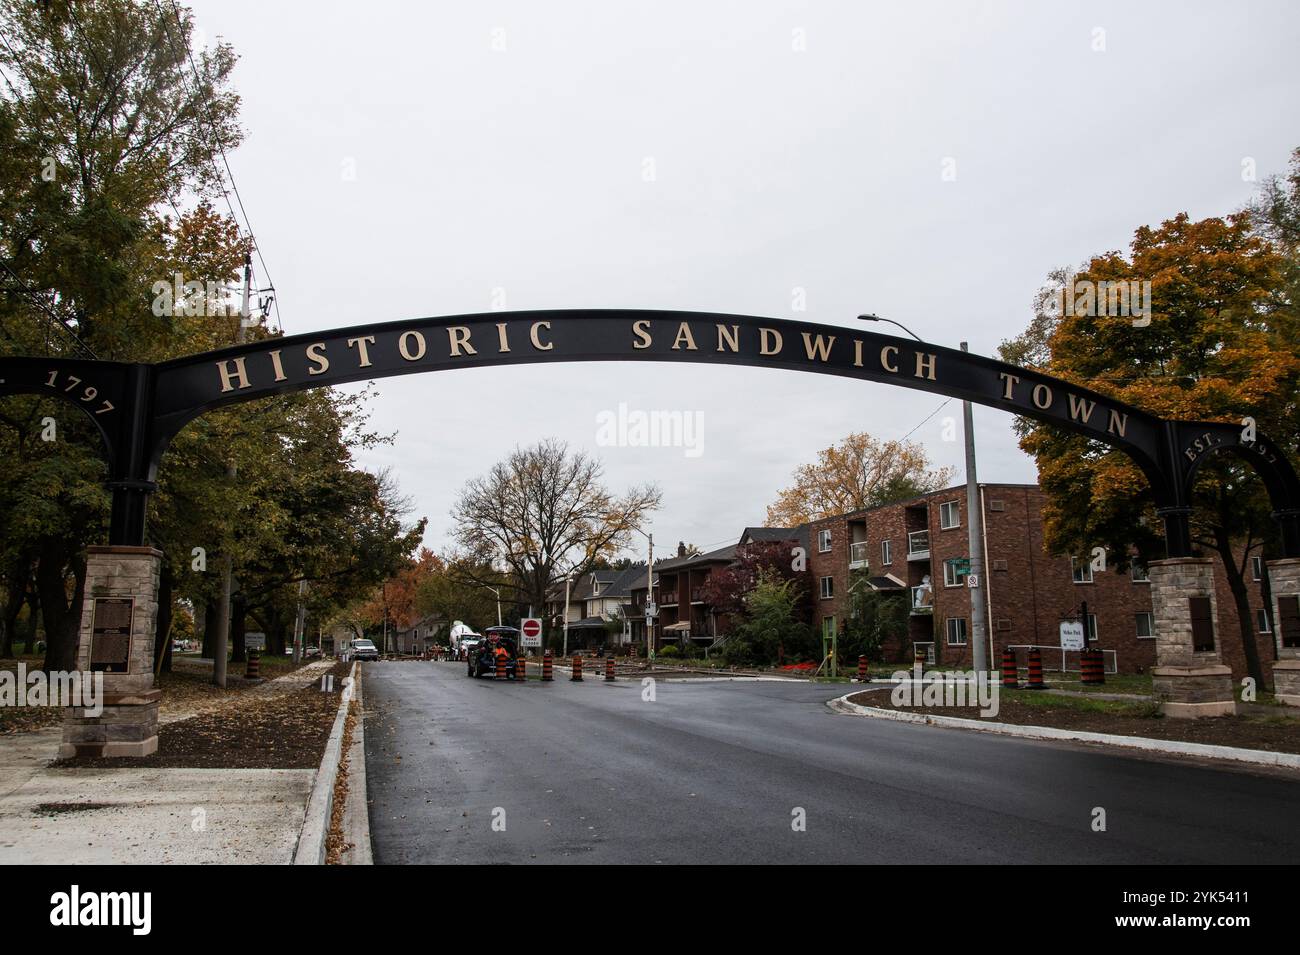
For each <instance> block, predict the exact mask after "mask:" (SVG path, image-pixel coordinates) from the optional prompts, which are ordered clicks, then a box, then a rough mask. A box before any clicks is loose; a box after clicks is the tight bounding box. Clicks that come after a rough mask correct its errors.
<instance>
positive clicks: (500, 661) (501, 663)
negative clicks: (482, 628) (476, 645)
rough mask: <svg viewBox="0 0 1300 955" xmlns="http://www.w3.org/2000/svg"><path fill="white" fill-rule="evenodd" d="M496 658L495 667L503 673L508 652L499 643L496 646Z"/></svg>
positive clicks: (508, 657)
mask: <svg viewBox="0 0 1300 955" xmlns="http://www.w3.org/2000/svg"><path fill="white" fill-rule="evenodd" d="M496 658H497V666H498V667H500V668H501V670H502V671H504V670H505V668H506V663H507V661H509V659H510V653H509V651H507V650H506V648H505V647H503V646H501V644H499V643H498V644H497V652H496Z"/></svg>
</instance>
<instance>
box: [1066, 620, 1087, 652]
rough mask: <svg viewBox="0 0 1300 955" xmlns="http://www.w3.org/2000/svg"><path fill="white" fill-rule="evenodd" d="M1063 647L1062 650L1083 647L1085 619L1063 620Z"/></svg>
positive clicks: (1080, 648)
mask: <svg viewBox="0 0 1300 955" xmlns="http://www.w3.org/2000/svg"><path fill="white" fill-rule="evenodd" d="M1061 649H1062V650H1082V649H1083V621H1082V620H1062V621H1061Z"/></svg>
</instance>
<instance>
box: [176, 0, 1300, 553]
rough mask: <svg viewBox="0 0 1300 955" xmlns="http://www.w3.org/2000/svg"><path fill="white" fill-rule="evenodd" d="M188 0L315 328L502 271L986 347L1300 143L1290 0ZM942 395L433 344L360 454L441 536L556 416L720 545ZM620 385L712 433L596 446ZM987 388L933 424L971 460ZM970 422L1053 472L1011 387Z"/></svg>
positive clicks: (422, 311)
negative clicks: (521, 359) (448, 363)
mask: <svg viewBox="0 0 1300 955" xmlns="http://www.w3.org/2000/svg"><path fill="white" fill-rule="evenodd" d="M193 7H194V11H195V18H196V24H197V26H198V28H199V29H200V30H201V31H203V34H204V35H205V36H206V37H207V38H208V39H211V38H213V37H216V36H220V37H222V38H224V39H226V40H228V41H230V42H231V43H232V44H233V45H234V47H235V49H236V51H237V52H238V53H239V55H240V57H241V60H240V63H239V66H238V67H237V69H236V71H235V85H236V88H237V90H238V92H239V93H240V94H241V96H242V97H243V113H242V118H243V122H244V125H245V126H246V128H247V130H248V139H247V142H246V143H245V145H243V146H242V147H241V148H240V149H239V150H237V151H236V152H234V153H233V154H232V155H231V157H230V161H231V166H232V168H233V170H234V173H235V178H236V182H237V184H238V186H239V189H240V192H241V193H242V195H243V200H244V204H245V207H246V208H247V211H248V216H249V218H250V219H251V222H252V225H253V228H254V229H255V230H256V234H257V237H258V241H259V245H260V247H261V250H262V254H263V256H264V257H265V260H266V264H267V266H268V267H269V269H270V272H271V275H272V277H273V278H274V281H275V284H276V287H277V289H278V291H279V306H280V314H281V316H282V318H283V322H284V329H285V331H286V333H288V334H297V333H301V332H308V331H312V330H315V329H324V328H334V327H340V326H347V325H353V324H357V323H361V322H374V321H388V320H398V319H408V318H415V317H422V316H430V315H443V314H456V313H463V312H476V311H488V310H490V309H492V308H493V307H494V305H497V306H499V305H501V304H502V302H503V301H504V306H505V307H506V308H509V309H531V308H566V307H617V308H669V309H700V310H714V311H723V312H737V313H745V314H753V315H762V316H771V317H785V318H796V319H806V320H810V321H817V322H824V323H828V324H856V323H855V321H854V316H856V315H858V314H860V313H862V312H875V313H878V314H880V315H882V316H887V317H890V318H893V319H896V320H898V321H900V322H903V323H904V324H906V325H908V326H909V327H911V328H912V329H913V330H914V331H915V332H916V333H917V334H918V335H920V336H921V337H922V338H925V339H927V340H930V341H934V342H938V343H941V344H948V345H953V346H955V345H956V344H957V343H958V342H959V341H961V340H962V339H966V340H968V341H969V342H970V347H971V349H972V351H976V352H980V353H984V354H992V353H993V352H994V350H995V349H996V347H997V345H998V343H999V342H1000V341H1001V340H1002V339H1004V338H1006V337H1008V336H1010V335H1012V334H1015V333H1017V332H1019V331H1020V330H1021V329H1022V328H1023V327H1024V325H1025V324H1026V323H1027V321H1028V319H1029V317H1030V304H1031V301H1032V297H1033V294H1034V292H1035V290H1036V289H1037V288H1038V287H1039V286H1040V285H1041V284H1042V282H1043V280H1044V277H1045V275H1046V273H1047V272H1048V271H1049V270H1050V269H1052V268H1054V267H1056V266H1061V265H1072V264H1078V263H1080V262H1082V261H1084V260H1085V259H1086V258H1088V257H1089V256H1091V255H1094V254H1098V253H1101V252H1105V251H1108V250H1112V249H1123V248H1126V247H1127V245H1128V243H1129V241H1130V239H1131V236H1132V233H1133V231H1134V229H1135V228H1137V227H1138V226H1140V225H1143V224H1154V223H1158V222H1160V221H1161V220H1163V219H1166V218H1169V217H1171V216H1173V215H1175V214H1177V213H1178V212H1183V211H1185V212H1188V213H1189V214H1191V215H1192V216H1193V217H1197V218H1200V217H1206V216H1212V215H1221V214H1225V213H1227V212H1231V211H1233V210H1235V209H1236V208H1238V207H1240V206H1241V205H1242V204H1243V203H1244V202H1245V201H1247V200H1248V199H1249V198H1250V196H1251V194H1252V191H1253V188H1254V184H1253V183H1251V182H1249V181H1246V180H1245V179H1244V178H1243V164H1244V163H1248V161H1251V160H1253V162H1254V164H1255V166H1256V168H1257V169H1258V175H1259V176H1260V177H1263V176H1265V175H1267V174H1269V173H1275V172H1280V171H1282V170H1283V169H1284V167H1285V164H1286V161H1287V157H1288V155H1289V153H1290V151H1291V149H1292V148H1294V147H1295V146H1297V145H1300V128H1298V127H1297V126H1296V122H1295V120H1296V118H1297V115H1298V111H1297V108H1296V107H1297V95H1296V94H1297V90H1298V89H1300V57H1296V56H1295V51H1294V40H1295V37H1296V35H1297V28H1298V27H1300V12H1298V11H1300V6H1297V5H1296V4H1294V3H1289V2H1278V3H1258V2H1251V3H1243V2H1221V3H1186V2H1178V3H1174V2H1169V3H1143V4H1135V3H1132V2H1126V3H1113V4H1112V3H1096V2H1090V3H1077V4H1067V3H1051V4H1031V3H1023V4H1022V3H985V4H976V3H956V2H953V3H933V4H926V3H896V2H895V3H887V4H886V3H872V4H867V3H849V2H844V3H830V2H820V3H775V2H758V0H745V2H735V3H722V2H702V0H694V2H668V0H658V2H655V3H644V4H636V5H633V4H630V3H617V2H590V3H576V2H554V0H552V2H546V3H537V2H518V3H502V2H485V3H481V2H468V0H465V2H437V3H414V2H409V3H382V2H377V0H369V2H366V3H364V4H363V3H357V2H340V3H324V2H319V0H312V2H306V0H299V2H284V0H277V2H274V3H270V2H266V0H258V2H251V0H250V2H244V0H197V2H194V3H193ZM1098 47H1103V49H1097V48H1098ZM954 169H955V173H956V175H955V179H954V178H948V179H945V177H944V172H945V170H950V171H951V170H954ZM259 279H260V280H263V281H264V280H265V276H264V275H261V276H259ZM798 290H803V293H802V294H803V296H804V303H805V310H804V311H797V310H796V308H797V306H798V303H799V291H798ZM880 330H882V331H887V330H888V329H884V328H881V329H880ZM943 400H944V399H943V398H942V397H940V396H936V395H929V394H926V393H923V392H917V391H911V390H907V389H903V388H891V387H889V386H885V385H876V384H869V383H863V382H854V381H849V380H846V379H839V378H834V377H829V376H813V375H800V374H797V373H793V372H788V371H778V370H769V369H760V368H738V367H725V366H697V367H678V366H675V365H667V364H658V363H635V362H633V363H627V364H615V363H602V364H572V365H563V364H553V363H549V364H544V365H534V366H520V367H512V368H493V369H473V370H464V371H456V372H444V373H437V374H428V375H412V376H407V377H402V378H390V379H386V380H383V381H380V382H379V383H378V397H377V399H376V400H375V402H374V404H373V412H374V419H375V423H376V424H377V426H378V427H379V428H381V429H383V430H387V431H394V432H396V434H397V438H396V442H395V444H394V445H393V446H391V447H389V448H385V449H382V450H381V451H379V452H376V453H372V454H368V455H366V456H365V457H364V458H363V459H362V463H363V464H364V465H365V466H367V467H369V468H379V467H385V466H388V467H392V468H394V469H395V471H396V473H397V475H398V477H399V479H400V483H401V486H402V488H403V490H404V491H405V492H406V493H408V494H409V495H410V496H411V497H412V498H413V500H414V503H415V505H416V513H417V515H424V516H427V517H428V518H429V530H428V532H427V534H426V543H428V544H429V545H430V546H432V547H434V548H439V547H441V546H442V545H443V544H444V543H446V542H447V541H448V540H449V536H450V533H451V530H452V526H451V525H452V522H451V519H450V517H449V514H448V511H449V509H450V507H451V504H452V502H453V500H454V498H455V495H456V492H457V490H458V489H459V488H460V487H461V486H462V485H463V484H464V482H465V481H466V480H467V479H469V478H470V477H472V476H474V475H477V474H480V473H482V472H483V471H485V470H486V469H487V468H488V467H489V466H490V465H491V464H492V463H493V462H495V461H496V460H498V459H499V458H501V457H502V456H503V455H505V454H506V453H507V452H508V451H509V450H510V449H511V448H512V447H514V446H515V445H516V444H527V443H531V442H534V441H536V440H538V439H540V438H543V437H549V436H556V437H560V438H563V439H565V440H567V441H569V442H570V444H571V445H572V446H573V447H574V448H579V449H583V450H587V451H589V452H591V453H593V454H598V455H599V456H600V457H601V459H602V460H603V461H604V464H605V470H606V477H607V480H608V483H609V484H610V486H611V487H612V488H614V489H621V488H624V487H626V486H627V485H629V484H631V483H634V482H639V481H645V480H652V481H654V482H656V483H658V484H659V485H660V487H661V488H662V490H663V492H664V499H663V508H662V509H661V511H660V512H659V513H658V514H657V515H656V516H655V517H654V519H653V523H652V526H651V528H650V529H651V530H653V531H654V533H655V539H656V541H657V542H658V544H659V547H660V548H664V549H668V548H670V547H675V545H676V542H677V541H678V540H686V541H689V542H693V543H695V544H697V545H699V546H701V547H704V548H706V549H708V548H710V547H715V546H721V545H722V544H725V543H730V542H733V541H734V540H735V539H736V537H737V536H738V535H739V532H740V530H741V529H742V528H743V527H744V526H745V525H747V524H755V523H761V522H762V520H763V515H764V510H765V507H766V505H767V504H768V503H770V501H771V500H772V499H773V497H774V496H775V493H776V491H777V490H778V489H779V488H781V487H783V486H785V485H786V484H787V483H788V482H789V477H790V473H791V471H792V470H793V469H794V468H795V467H796V466H797V465H798V464H800V463H801V462H804V461H808V460H811V459H813V458H814V457H815V455H816V453H817V451H818V450H819V449H821V448H824V447H826V446H828V445H830V444H832V443H834V442H835V441H837V440H839V439H840V438H842V437H843V436H844V435H845V434H847V433H849V432H851V431H855V430H863V431H868V432H870V433H872V434H873V435H876V436H877V437H879V438H882V439H889V438H900V437H902V436H904V435H905V434H907V433H908V432H909V431H912V429H913V428H917V425H918V424H920V423H921V422H922V421H923V420H924V419H925V418H926V417H927V416H929V415H931V413H932V412H934V411H935V409H936V408H938V407H939V405H940V404H942V402H943ZM619 402H625V403H626V404H627V406H628V408H629V409H631V410H642V411H650V410H656V409H664V410H674V411H682V412H687V413H697V412H698V413H699V414H700V415H701V416H702V417H701V422H702V442H701V445H700V451H701V453H699V454H698V455H688V454H687V453H686V451H687V449H684V448H671V449H665V448H632V447H603V446H599V445H598V443H597V430H598V416H599V415H600V414H601V412H602V411H615V410H616V409H617V408H618V404H619ZM960 411H961V409H960V404H959V403H957V402H955V401H954V402H952V403H950V404H949V405H948V406H947V407H946V408H944V409H943V410H942V411H940V412H939V413H938V414H936V415H934V417H932V418H931V419H930V420H929V421H928V422H927V423H926V424H924V425H922V426H921V427H919V428H917V430H916V432H915V434H914V435H913V438H914V440H918V441H921V442H922V443H923V444H924V445H925V446H926V448H927V449H928V451H929V452H930V454H931V456H932V458H933V459H934V460H935V461H936V462H937V463H939V464H952V465H954V466H956V467H957V468H958V469H959V471H960V468H961V464H962V454H961V445H960V430H959V429H958V430H957V440H956V441H944V440H943V431H944V419H945V418H948V417H952V418H954V419H956V420H957V422H958V423H959V422H960ZM975 421H976V439H977V445H978V451H979V471H980V478H981V480H983V481H1016V482H1027V481H1033V480H1034V479H1035V471H1034V466H1033V463H1032V461H1031V460H1030V459H1029V458H1027V457H1026V456H1025V455H1024V454H1023V453H1022V452H1021V451H1020V450H1019V449H1018V448H1017V447H1016V443H1015V439H1014V436H1013V434H1012V432H1011V429H1010V425H1011V418H1010V417H1009V416H1008V415H1006V414H1004V413H1001V412H998V411H995V410H992V409H982V408H978V407H977V408H976V411H975ZM959 478H960V475H959ZM642 545H643V542H640V541H639V542H638V545H637V546H638V547H640V546H642Z"/></svg>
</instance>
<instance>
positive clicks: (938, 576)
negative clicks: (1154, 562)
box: [806, 484, 1275, 679]
mask: <svg viewBox="0 0 1300 955" xmlns="http://www.w3.org/2000/svg"><path fill="white" fill-rule="evenodd" d="M980 499H981V502H982V507H983V517H984V548H983V549H984V558H985V559H984V567H985V574H984V580H983V581H981V586H982V587H983V588H984V593H985V596H986V597H987V600H988V620H987V622H986V631H987V633H988V635H989V637H990V638H991V643H992V647H993V650H992V657H991V661H990V662H991V663H992V664H993V665H995V666H996V664H997V661H998V659H999V658H1000V655H1001V652H1002V649H1003V647H1005V646H1007V645H1012V646H1025V645H1028V644H1037V645H1040V646H1044V647H1056V646H1059V645H1060V637H1059V630H1058V628H1059V625H1060V623H1061V621H1062V619H1065V618H1068V617H1073V616H1075V615H1077V614H1078V612H1079V610H1080V608H1081V605H1082V604H1083V603H1084V602H1085V601H1086V602H1087V605H1088V608H1087V609H1088V615H1089V621H1088V629H1089V633H1090V635H1091V636H1092V637H1093V638H1094V639H1095V641H1096V642H1095V643H1094V644H1093V645H1094V646H1098V647H1100V648H1102V649H1104V650H1107V651H1113V653H1114V663H1115V666H1116V668H1117V669H1118V671H1119V672H1120V673H1135V672H1144V671H1146V670H1148V669H1150V668H1151V667H1152V666H1153V665H1154V664H1155V637H1154V628H1153V621H1152V617H1151V595H1150V585H1149V584H1148V583H1147V582H1146V580H1145V575H1144V574H1143V572H1142V571H1141V570H1140V569H1139V570H1134V571H1130V572H1124V573H1117V572H1115V571H1114V570H1113V569H1111V568H1108V569H1107V570H1106V571H1104V572H1095V573H1094V572H1093V571H1092V569H1091V567H1090V565H1089V564H1088V563H1087V562H1086V561H1079V560H1071V559H1070V558H1068V557H1055V556H1051V555H1049V554H1048V553H1047V552H1046V551H1045V550H1044V548H1043V521H1042V509H1043V504H1044V495H1043V492H1042V490H1041V489H1040V488H1039V487H1038V486H1037V485H1023V484H984V485H981V486H980ZM806 530H807V540H808V542H809V543H808V545H807V550H808V566H809V570H810V571H811V576H812V582H813V587H814V588H815V591H814V594H813V606H814V608H815V609H814V611H813V613H814V618H815V619H814V620H813V623H814V625H815V626H817V627H818V628H819V629H821V630H822V632H826V631H827V630H828V629H829V628H840V627H841V626H842V625H843V623H844V621H845V620H846V619H847V613H848V608H849V587H850V586H852V585H853V582H852V581H851V579H850V578H851V574H852V571H854V570H856V569H864V570H867V571H868V573H869V575H870V581H869V582H868V583H863V582H859V583H858V584H857V585H858V586H873V587H875V588H876V589H881V590H887V591H897V592H898V593H900V594H902V595H903V596H904V597H905V598H906V599H907V601H908V605H909V608H910V614H909V617H908V633H907V640H906V645H903V646H900V645H897V644H895V645H894V646H890V647H886V648H885V650H886V659H898V660H903V659H910V655H911V653H912V649H913V647H914V646H915V645H917V644H920V645H922V647H923V648H924V649H926V650H927V651H928V652H929V653H930V654H931V658H932V659H933V658H935V657H936V656H937V659H938V660H939V661H941V662H942V663H943V664H945V665H955V666H969V665H970V664H971V646H970V641H971V621H970V614H971V599H970V592H969V589H968V588H967V586H966V580H965V574H964V568H963V566H962V565H961V563H960V561H962V560H963V559H966V558H968V557H969V547H968V538H967V520H966V488H965V486H964V485H963V486H960V487H953V488H948V489H945V490H942V491H935V492H933V493H930V494H925V495H923V496H921V497H917V498H914V499H912V500H907V501H901V502H898V503H895V504H888V505H885V506H883V507H878V508H873V509H871V510H865V511H858V512H855V513H852V514H845V515H841V516H837V517H829V518H826V519H824V520H819V521H813V522H811V523H810V524H809V525H807V528H806ZM1255 557H1256V559H1255V560H1252V562H1251V563H1252V565H1253V567H1254V574H1253V576H1254V577H1255V580H1254V581H1253V582H1250V581H1248V587H1249V594H1250V603H1251V609H1252V617H1253V619H1254V623H1255V626H1254V627H1253V629H1254V631H1255V641H1256V647H1257V649H1258V652H1259V655H1260V659H1261V660H1262V661H1265V669H1266V670H1267V663H1268V661H1271V660H1272V659H1273V658H1274V656H1275V653H1274V647H1273V638H1272V632H1271V626H1270V624H1269V620H1268V617H1267V614H1266V613H1265V611H1264V607H1265V602H1264V597H1263V593H1262V590H1261V583H1260V577H1261V576H1262V574H1261V568H1260V562H1259V560H1258V559H1257V558H1258V555H1255ZM863 576H865V575H859V578H861V577H863ZM1215 577H1216V581H1217V584H1218V593H1217V595H1216V597H1217V599H1216V602H1217V605H1218V612H1219V619H1218V621H1217V624H1218V627H1217V637H1218V640H1219V643H1220V646H1221V648H1222V651H1223V661H1224V663H1225V664H1227V665H1228V666H1230V667H1232V670H1233V675H1234V678H1237V679H1240V678H1241V677H1242V676H1245V675H1246V665H1245V655H1244V653H1243V650H1242V641H1241V630H1240V625H1239V623H1238V621H1237V614H1236V609H1235V603H1234V601H1233V599H1232V594H1231V592H1230V591H1229V589H1228V585H1227V582H1226V581H1225V580H1224V575H1223V571H1222V568H1221V567H1218V566H1217V565H1216V568H1215ZM1074 656H1076V655H1074V654H1072V655H1071V657H1074ZM1045 662H1046V663H1047V664H1048V665H1049V666H1059V665H1060V656H1059V652H1058V653H1057V654H1052V653H1051V652H1050V651H1048V652H1047V655H1046V656H1045ZM1069 662H1070V664H1071V666H1072V667H1074V666H1077V662H1076V661H1074V660H1073V659H1071V660H1070V661H1069Z"/></svg>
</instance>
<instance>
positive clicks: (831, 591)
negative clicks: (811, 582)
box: [821, 577, 835, 600]
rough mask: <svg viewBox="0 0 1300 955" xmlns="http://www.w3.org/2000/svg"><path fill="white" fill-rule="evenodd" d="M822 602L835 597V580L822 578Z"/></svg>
mask: <svg viewBox="0 0 1300 955" xmlns="http://www.w3.org/2000/svg"><path fill="white" fill-rule="evenodd" d="M821 586H822V600H830V599H831V598H832V597H834V596H835V578H834V577H823V578H822V582H821Z"/></svg>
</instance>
